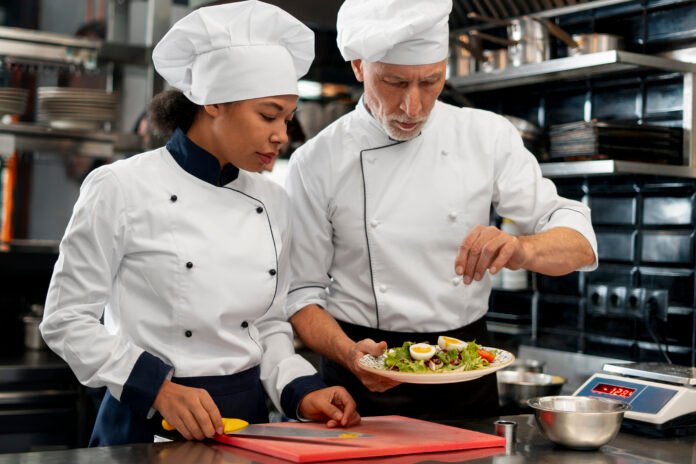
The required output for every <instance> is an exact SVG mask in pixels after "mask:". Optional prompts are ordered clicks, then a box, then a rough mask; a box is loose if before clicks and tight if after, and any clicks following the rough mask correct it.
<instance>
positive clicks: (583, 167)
mask: <svg viewBox="0 0 696 464" xmlns="http://www.w3.org/2000/svg"><path fill="white" fill-rule="evenodd" d="M540 166H541V173H542V174H543V175H544V177H548V178H559V177H585V176H601V175H607V174H616V175H624V174H641V175H649V176H666V177H685V178H689V179H696V168H690V167H688V166H672V165H666V164H653V163H638V162H633V161H616V160H597V161H570V162H563V163H541V164H540Z"/></svg>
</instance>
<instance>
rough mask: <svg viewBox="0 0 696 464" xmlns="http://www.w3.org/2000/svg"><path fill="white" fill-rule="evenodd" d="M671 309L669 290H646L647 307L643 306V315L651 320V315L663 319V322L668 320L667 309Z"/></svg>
mask: <svg viewBox="0 0 696 464" xmlns="http://www.w3.org/2000/svg"><path fill="white" fill-rule="evenodd" d="M668 307H669V292H668V291H667V290H651V289H646V290H645V305H644V306H643V313H644V314H645V318H646V319H647V318H649V316H650V315H653V316H654V317H656V318H658V319H661V320H663V321H666V320H667V308H668Z"/></svg>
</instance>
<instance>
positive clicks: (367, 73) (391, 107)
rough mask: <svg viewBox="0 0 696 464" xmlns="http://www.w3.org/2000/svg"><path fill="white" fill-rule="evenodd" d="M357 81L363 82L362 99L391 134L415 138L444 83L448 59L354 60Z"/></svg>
mask: <svg viewBox="0 0 696 464" xmlns="http://www.w3.org/2000/svg"><path fill="white" fill-rule="evenodd" d="M351 65H352V67H353V72H354V73H355V77H356V78H357V79H358V81H360V82H363V83H364V86H365V93H364V95H363V101H364V102H365V106H366V107H367V109H368V111H370V113H371V114H372V116H374V117H375V119H377V121H379V123H380V124H381V125H382V127H383V128H384V130H385V131H386V132H387V134H388V135H389V137H391V138H392V139H394V140H402V141H403V140H410V139H412V138H414V137H416V136H417V135H418V134H419V133H420V131H421V129H422V128H423V126H424V125H425V122H426V121H427V119H428V116H429V115H430V111H431V110H432V109H433V106H434V105H435V100H437V97H438V96H439V95H440V92H442V88H443V87H444V85H445V71H446V68H447V63H446V60H444V61H441V62H439V63H433V64H424V65H397V64H387V63H368V62H366V61H362V60H354V61H352V62H351Z"/></svg>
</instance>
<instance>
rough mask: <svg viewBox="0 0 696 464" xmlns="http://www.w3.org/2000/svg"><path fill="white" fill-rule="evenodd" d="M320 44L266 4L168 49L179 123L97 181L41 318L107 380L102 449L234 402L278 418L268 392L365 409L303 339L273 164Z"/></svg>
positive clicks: (304, 413)
mask: <svg viewBox="0 0 696 464" xmlns="http://www.w3.org/2000/svg"><path fill="white" fill-rule="evenodd" d="M313 57H314V36H313V34H312V32H311V31H310V30H309V29H308V28H307V27H305V26H304V25H303V24H301V23H300V22H299V21H297V20H296V19H295V18H293V17H292V16H290V15H289V14H287V13H286V12H284V11H283V10H281V9H279V8H277V7H275V6H272V5H268V4H265V3H262V2H259V1H244V2H238V3H233V4H226V5H220V6H213V7H208V8H201V9H199V10H197V11H195V12H193V13H191V14H189V15H188V16H186V17H185V18H183V19H182V20H181V21H179V22H178V23H176V24H175V25H174V26H173V27H172V29H171V30H170V31H169V32H168V33H167V34H166V35H165V37H164V38H163V39H162V40H161V41H160V43H159V44H158V45H157V47H156V48H155V50H154V52H153V61H154V64H155V68H156V69H157V71H158V72H159V73H160V74H161V75H162V76H163V77H164V78H165V79H166V80H167V82H169V84H170V85H171V86H172V87H175V88H176V89H178V91H168V92H167V93H165V94H164V95H163V96H161V97H160V98H158V99H157V100H156V102H155V104H154V108H153V110H154V111H153V116H154V117H155V123H160V124H166V123H174V124H176V125H177V126H178V127H177V129H176V130H175V132H174V134H173V135H172V137H171V139H170V140H169V142H168V143H167V145H166V146H165V147H162V148H159V149H156V150H154V151H150V152H146V153H142V154H140V155H136V156H133V157H131V158H129V159H127V160H122V161H118V162H115V163H113V164H110V165H107V166H104V167H101V168H99V169H97V170H95V171H93V172H92V173H91V174H90V175H89V176H88V178H87V179H86V180H85V182H84V184H83V185H82V188H81V191H80V197H79V199H78V200H77V203H76V205H75V208H74V211H73V215H72V218H71V219H70V222H69V224H68V227H67V230H66V232H65V236H64V237H63V240H62V242H61V245H60V256H59V258H58V261H57V263H56V265H55V269H54V272H53V277H52V279H51V284H50V286H49V290H48V296H47V301H46V310H45V315H44V320H43V323H42V325H41V332H42V334H43V337H44V339H45V340H46V342H47V343H48V345H49V346H50V347H51V349H53V350H54V351H55V352H56V353H57V354H58V355H59V356H61V357H62V358H63V359H65V361H66V362H67V363H68V364H69V365H70V366H71V368H72V369H73V371H74V372H75V374H76V376H77V378H78V379H79V380H80V382H82V383H83V384H85V385H87V386H91V387H97V386H104V385H105V386H106V387H107V393H106V395H105V397H104V400H103V402H102V405H101V407H100V410H99V413H98V415H97V420H96V424H95V427H94V431H93V433H92V439H91V443H90V445H92V446H99V445H114V444H123V443H134V442H149V441H152V440H153V435H155V434H156V433H158V432H161V431H162V429H161V426H160V423H161V420H162V417H164V418H165V419H166V420H167V421H168V422H170V423H171V424H172V425H174V426H175V427H176V428H177V430H178V431H179V432H180V433H181V434H182V435H183V436H184V437H186V438H188V439H192V438H196V439H203V438H205V437H211V436H212V435H213V434H215V433H216V432H217V433H221V432H222V422H221V416H224V417H236V418H241V419H245V420H247V421H249V422H265V421H267V420H268V412H267V409H266V403H265V393H267V394H268V395H269V396H270V398H271V400H272V401H273V403H274V404H275V406H276V407H277V408H279V409H280V410H282V411H283V412H284V414H285V415H286V416H289V417H291V418H293V417H297V418H303V419H310V420H324V421H327V425H328V426H329V427H333V426H338V425H341V426H348V425H353V424H355V423H357V422H359V420H360V417H359V416H358V414H357V413H356V411H355V403H354V402H353V399H352V398H351V397H350V395H348V393H347V392H346V391H345V390H344V389H343V388H342V387H337V388H336V387H334V388H325V384H324V383H323V382H322V381H321V379H320V378H319V377H318V376H317V375H316V371H315V370H314V369H313V368H312V366H311V365H310V364H309V363H307V362H306V361H305V360H304V359H302V358H301V357H299V356H298V355H296V354H295V353H294V351H293V346H292V332H291V328H290V325H289V324H288V323H287V321H286V318H285V313H284V311H283V304H284V300H285V295H286V292H287V288H288V285H289V283H288V251H289V242H290V232H291V230H290V217H289V215H288V211H289V208H288V204H287V198H286V196H285V194H284V192H283V191H282V190H281V189H280V187H277V186H276V185H275V184H274V183H273V182H271V181H269V180H266V179H265V178H264V177H263V176H261V175H259V174H257V172H258V171H260V170H261V169H262V167H263V166H264V165H265V164H268V162H269V161H272V160H273V159H274V157H275V156H276V155H277V154H278V151H279V147H280V146H281V144H283V143H284V142H285V141H286V139H287V134H286V124H287V122H288V120H290V119H291V118H292V117H293V113H294V110H295V107H296V104H297V79H298V78H299V77H300V76H302V75H304V74H305V73H306V72H307V70H308V68H309V66H310V64H311V61H312V59H313ZM102 316H103V324H102V323H100V318H102ZM264 390H265V393H264Z"/></svg>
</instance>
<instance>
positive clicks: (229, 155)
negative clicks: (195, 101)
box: [205, 95, 297, 172]
mask: <svg viewBox="0 0 696 464" xmlns="http://www.w3.org/2000/svg"><path fill="white" fill-rule="evenodd" d="M296 108H297V96H296V95H279V96H273V97H264V98H253V99H251V100H242V101H238V102H234V103H223V104H218V105H206V106H205V111H206V113H208V114H209V115H211V116H213V117H212V122H211V124H212V133H213V137H214V144H215V146H214V148H213V150H214V151H213V153H214V155H215V156H216V157H217V158H218V160H220V164H222V165H224V164H226V163H231V164H233V165H234V166H236V167H237V168H239V169H243V170H245V171H252V172H258V171H261V170H263V169H264V168H266V169H268V166H269V165H270V166H271V167H272V165H273V162H274V161H275V159H276V157H277V156H278V154H279V152H280V148H281V146H282V145H283V144H285V143H287V142H288V127H287V125H288V121H289V120H291V119H292V118H293V116H294V114H295V109H296Z"/></svg>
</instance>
